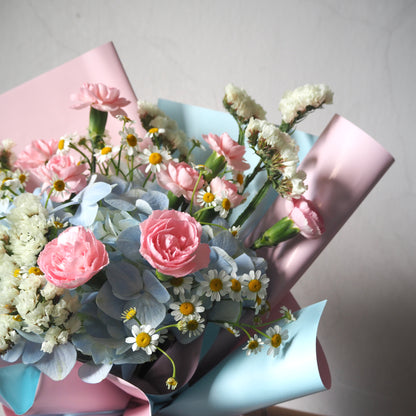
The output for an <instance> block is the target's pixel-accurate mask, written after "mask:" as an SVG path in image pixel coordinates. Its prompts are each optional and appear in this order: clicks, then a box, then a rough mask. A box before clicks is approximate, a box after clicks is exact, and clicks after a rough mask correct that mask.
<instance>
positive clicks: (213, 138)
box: [202, 133, 250, 172]
mask: <svg viewBox="0 0 416 416" xmlns="http://www.w3.org/2000/svg"><path fill="white" fill-rule="evenodd" d="M202 137H203V138H204V140H205V141H206V142H207V143H208V144H209V147H210V148H211V149H212V150H214V151H215V152H217V153H218V154H219V155H220V156H224V157H225V160H226V161H227V164H228V166H229V167H230V168H232V169H234V170H238V171H240V172H243V171H245V170H247V169H249V168H250V165H249V164H248V163H247V162H246V161H245V160H244V154H245V152H246V148H245V147H244V146H241V145H240V144H238V143H237V142H236V141H235V140H233V139H232V138H231V137H230V136H229V135H228V134H227V133H223V134H222V135H221V136H217V135H216V134H208V135H203V136H202Z"/></svg>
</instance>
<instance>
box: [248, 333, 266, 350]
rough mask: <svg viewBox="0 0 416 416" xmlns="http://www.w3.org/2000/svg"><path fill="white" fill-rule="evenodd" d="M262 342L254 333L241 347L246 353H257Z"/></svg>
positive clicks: (260, 348) (261, 346)
mask: <svg viewBox="0 0 416 416" xmlns="http://www.w3.org/2000/svg"><path fill="white" fill-rule="evenodd" d="M263 345H264V342H263V341H262V339H261V338H259V337H258V335H257V334H254V336H253V337H252V338H250V339H249V340H248V341H247V344H246V345H245V346H244V347H243V350H245V351H246V353H247V355H251V354H257V353H258V352H260V351H261V350H262V348H263Z"/></svg>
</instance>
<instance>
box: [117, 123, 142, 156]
mask: <svg viewBox="0 0 416 416" xmlns="http://www.w3.org/2000/svg"><path fill="white" fill-rule="evenodd" d="M119 133H120V136H121V143H122V145H124V146H125V148H126V151H127V154H128V155H129V156H134V155H135V154H137V152H138V144H139V142H141V141H142V139H140V138H139V136H138V135H137V133H136V132H135V131H134V129H133V128H132V127H126V128H125V129H124V130H122V131H120V132H119Z"/></svg>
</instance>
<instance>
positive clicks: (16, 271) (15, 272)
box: [13, 269, 20, 277]
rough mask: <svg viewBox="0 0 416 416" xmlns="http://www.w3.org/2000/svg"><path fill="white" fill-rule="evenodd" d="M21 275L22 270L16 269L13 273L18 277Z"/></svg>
mask: <svg viewBox="0 0 416 416" xmlns="http://www.w3.org/2000/svg"><path fill="white" fill-rule="evenodd" d="M19 274H20V269H15V270H14V272H13V276H14V277H17V276H19Z"/></svg>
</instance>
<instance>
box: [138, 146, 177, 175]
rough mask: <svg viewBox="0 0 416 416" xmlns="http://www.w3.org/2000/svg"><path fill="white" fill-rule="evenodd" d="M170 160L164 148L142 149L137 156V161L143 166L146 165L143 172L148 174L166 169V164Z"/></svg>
mask: <svg viewBox="0 0 416 416" xmlns="http://www.w3.org/2000/svg"><path fill="white" fill-rule="evenodd" d="M171 159H172V156H171V155H170V153H169V152H168V151H167V150H166V149H165V148H164V147H162V148H158V147H156V146H152V147H151V148H149V149H144V150H143V151H142V153H141V154H140V155H139V161H140V162H141V163H142V164H143V165H147V166H146V169H145V172H146V173H148V172H149V171H150V172H153V173H156V172H160V170H161V169H166V166H165V165H166V163H167V162H168V161H169V160H171Z"/></svg>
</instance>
